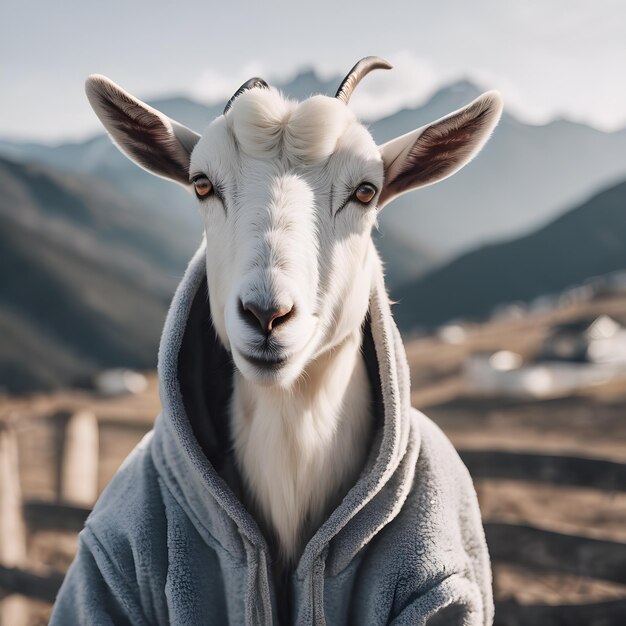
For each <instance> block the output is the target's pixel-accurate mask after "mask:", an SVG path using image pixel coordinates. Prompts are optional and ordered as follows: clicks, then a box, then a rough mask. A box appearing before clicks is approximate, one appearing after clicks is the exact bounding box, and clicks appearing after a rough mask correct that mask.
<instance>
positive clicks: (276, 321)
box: [269, 306, 293, 330]
mask: <svg viewBox="0 0 626 626" xmlns="http://www.w3.org/2000/svg"><path fill="white" fill-rule="evenodd" d="M292 315H293V306H290V307H289V308H288V309H286V308H285V309H280V310H279V311H276V313H275V314H274V316H273V317H272V318H271V319H270V323H269V330H272V329H273V328H275V327H276V326H280V325H281V324H284V323H285V322H286V321H287V320H288V319H289V318H290V317H291V316H292Z"/></svg>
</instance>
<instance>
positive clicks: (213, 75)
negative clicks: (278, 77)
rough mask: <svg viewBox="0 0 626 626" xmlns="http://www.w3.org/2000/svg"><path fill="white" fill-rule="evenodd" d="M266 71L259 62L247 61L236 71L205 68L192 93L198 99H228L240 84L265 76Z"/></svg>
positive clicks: (191, 90) (195, 81)
mask: <svg viewBox="0 0 626 626" xmlns="http://www.w3.org/2000/svg"><path fill="white" fill-rule="evenodd" d="M265 74H266V72H265V70H264V68H263V66H262V65H261V64H260V63H257V62H250V63H245V64H244V65H242V66H241V67H239V68H237V69H236V70H235V71H231V72H228V71H220V70H217V69H215V68H214V67H208V68H205V69H203V70H202V71H201V72H200V74H199V76H198V77H197V78H196V79H195V80H194V82H193V84H192V86H191V88H190V94H191V95H192V96H193V97H194V98H195V99H197V100H200V101H203V102H207V103H214V102H222V101H224V100H228V98H230V97H231V96H232V95H233V93H234V92H235V91H236V89H237V88H238V87H239V85H242V84H243V83H245V82H246V81H247V80H248V79H249V78H251V77H252V76H263V75H265Z"/></svg>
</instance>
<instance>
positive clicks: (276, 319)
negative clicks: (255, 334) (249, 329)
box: [239, 301, 294, 334]
mask: <svg viewBox="0 0 626 626" xmlns="http://www.w3.org/2000/svg"><path fill="white" fill-rule="evenodd" d="M293 311H294V307H293V306H290V307H289V308H286V307H285V308H274V309H263V308H261V307H258V306H256V305H254V304H252V303H249V304H244V303H243V302H241V301H240V302H239V313H240V314H241V317H242V318H243V319H244V320H245V321H246V322H248V323H249V324H250V325H252V326H256V325H259V326H260V327H261V330H262V331H263V332H264V333H267V334H269V333H271V332H272V330H273V329H274V328H275V327H276V326H280V325H281V324H284V323H285V322H286V321H287V320H288V319H289V318H290V317H291V316H292V315H293Z"/></svg>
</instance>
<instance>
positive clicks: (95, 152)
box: [0, 70, 626, 284]
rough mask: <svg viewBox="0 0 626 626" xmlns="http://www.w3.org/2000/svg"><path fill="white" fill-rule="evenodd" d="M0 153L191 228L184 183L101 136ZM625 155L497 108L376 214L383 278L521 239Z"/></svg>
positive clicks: (606, 140)
mask: <svg viewBox="0 0 626 626" xmlns="http://www.w3.org/2000/svg"><path fill="white" fill-rule="evenodd" d="M339 82H340V77H338V76H337V77H332V78H330V79H328V80H323V79H321V78H320V77H319V76H318V75H317V74H316V73H315V72H314V71H313V70H306V71H304V72H301V73H300V74H298V75H296V76H294V77H293V78H292V79H290V80H288V81H283V82H279V83H277V86H278V87H279V88H280V89H281V90H282V91H283V92H284V93H286V94H287V95H290V96H292V97H296V98H300V99H302V98H305V97H306V96H308V95H310V94H312V93H326V94H332V93H334V91H335V90H336V88H337V85H338V84H339ZM479 93H480V90H479V89H478V88H477V87H476V86H475V85H473V84H472V83H471V82H468V81H458V82H456V83H453V84H450V85H447V86H445V87H443V88H442V89H440V90H439V91H437V92H436V93H435V94H434V95H433V96H432V97H431V98H430V99H428V101H427V102H425V103H424V104H422V105H421V106H418V107H414V108H410V109H404V110H401V111H398V112H397V113H395V114H394V115H391V116H388V117H385V118H384V119H381V120H377V121H372V122H371V123H370V124H369V127H370V130H371V132H372V134H373V136H374V138H375V139H376V140H377V141H378V142H379V143H383V142H384V141H386V140H388V139H390V138H392V137H395V136H398V135H401V134H404V133H406V132H408V131H410V130H413V129H414V128H417V127H419V126H421V125H423V124H425V123H427V122H430V121H432V120H434V119H437V118H438V117H441V116H443V115H446V114H447V113H449V112H451V111H453V110H455V109H457V108H459V107H461V106H463V105H464V104H466V103H468V102H469V101H471V100H472V99H474V98H475V97H476V96H478V95H479ZM77 97H82V96H81V94H78V95H77ZM150 103H151V104H152V105H153V106H154V107H156V108H158V109H160V110H162V111H163V112H164V113H166V114H167V115H169V116H170V117H173V118H175V119H177V120H179V121H180V122H182V123H184V124H187V125H188V126H190V127H192V128H194V129H196V130H201V129H202V128H204V127H205V126H206V125H207V124H208V123H209V122H210V121H211V120H212V119H213V118H214V117H215V116H217V115H219V114H220V113H221V111H222V108H223V104H224V103H222V102H220V103H214V104H212V105H209V106H207V105H205V104H201V103H198V102H195V101H194V100H191V99H189V98H183V97H168V98H162V99H158V100H152V101H151V102H150ZM85 106H87V105H85ZM0 154H5V155H7V156H8V157H9V158H12V159H14V160H19V161H31V160H32V161H38V162H41V163H47V164H49V165H52V166H53V167H55V168H59V169H65V170H68V171H71V172H79V173H83V174H91V175H94V176H97V177H99V178H102V179H104V180H107V181H109V182H111V183H113V184H115V185H116V186H117V188H118V189H120V190H123V191H124V192H125V193H128V194H130V195H131V196H132V197H133V198H134V199H135V200H136V201H137V202H140V203H142V204H147V205H150V206H151V207H152V208H153V211H154V212H155V215H156V216H159V217H160V216H162V215H169V214H171V213H172V212H173V211H176V213H177V215H178V216H179V220H180V225H181V227H182V228H185V229H186V230H188V231H190V232H195V231H197V230H198V229H199V228H200V222H199V219H198V216H197V211H196V209H195V206H194V202H193V200H192V199H191V198H190V196H189V195H188V194H187V193H185V191H184V190H183V189H181V188H179V187H178V186H177V185H173V184H172V183H170V182H168V181H164V180H161V179H158V178H155V177H153V176H151V175H150V174H148V173H146V172H144V171H142V170H141V169H139V168H138V167H136V166H135V165H133V164H132V163H130V162H129V161H128V160H127V159H126V158H125V157H124V156H123V155H121V154H120V153H119V152H118V150H117V149H116V148H115V147H114V146H113V145H112V144H111V142H110V141H109V139H108V138H107V137H105V136H104V135H99V136H97V137H94V138H92V139H90V140H88V141H86V142H82V143H73V144H63V145H58V146H45V145H36V144H32V143H30V144H21V143H19V142H9V141H0ZM625 154H626V130H622V131H619V132H614V133H605V132H602V131H599V130H596V129H594V128H591V127H588V126H585V125H582V124H575V123H573V122H568V121H565V120H559V121H554V122H552V123H550V124H547V125H544V126H531V125H528V124H524V123H522V122H520V121H518V120H516V119H515V118H514V117H512V116H510V115H507V114H505V115H504V116H503V119H502V121H501V123H500V125H499V127H498V128H497V129H496V132H495V133H494V136H493V137H492V139H491V140H490V142H489V143H488V144H487V146H486V147H485V149H484V150H483V152H482V153H481V154H480V155H479V156H478V157H477V158H476V159H475V160H474V161H473V162H472V163H470V164H469V165H468V166H467V167H466V168H465V169H463V170H462V171H461V172H459V173H457V174H455V175H454V176H453V177H452V178H450V179H449V180H446V181H443V182H442V183H440V184H438V185H434V186H432V187H427V188H425V189H421V190H419V191H416V192H413V193H410V194H407V195H405V196H401V197H400V198H397V199H396V200H395V201H394V202H393V203H392V204H391V205H390V206H389V207H387V208H386V209H385V210H384V211H383V212H382V213H381V217H380V224H381V229H382V231H383V232H384V233H385V236H386V237H387V239H388V240H391V239H396V240H398V241H401V242H403V247H402V250H400V249H399V248H398V247H397V246H394V247H388V248H387V249H388V250H389V251H390V252H392V253H393V254H391V255H389V256H386V258H385V260H386V263H387V266H388V276H389V278H390V281H391V282H393V283H394V284H399V283H400V282H403V281H406V280H409V279H411V278H417V277H418V276H419V275H420V274H421V273H423V272H424V271H425V270H427V269H432V268H433V267H434V266H435V265H437V264H439V263H441V262H445V261H448V260H451V259H452V258H454V257H455V256H458V255H459V254H461V253H463V252H465V251H467V250H470V249H473V248H475V247H476V246H478V245H480V244H483V243H487V242H492V241H498V240H502V239H504V238H510V237H516V236H520V235H522V234H524V233H527V232H530V231H532V230H533V229H535V228H537V227H539V226H541V225H543V224H545V223H547V222H548V221H550V220H551V219H553V218H555V217H556V216H558V215H559V214H561V213H562V212H564V211H565V210H566V209H567V208H568V207H571V206H573V205H575V204H576V203H578V202H579V201H580V200H581V199H582V198H585V197H589V196H590V195H591V194H593V193H595V192H596V191H597V190H598V189H600V188H603V187H605V186H606V185H608V184H611V183H612V182H614V181H616V180H621V179H622V178H623V177H624V176H626V158H625V157H624V155H625ZM426 251H427V252H426ZM414 254H417V257H414V256H413V255H414ZM383 256H385V252H383Z"/></svg>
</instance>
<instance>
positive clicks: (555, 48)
mask: <svg viewBox="0 0 626 626" xmlns="http://www.w3.org/2000/svg"><path fill="white" fill-rule="evenodd" d="M370 54H373V55H377V56H382V57H384V58H387V59H388V60H389V61H391V62H392V63H393V64H394V66H395V69H394V70H393V71H391V72H378V73H376V74H372V75H371V76H369V77H367V79H366V80H365V81H364V82H363V84H362V86H360V87H359V90H358V93H357V94H356V96H355V98H354V103H353V106H354V107H355V110H356V111H357V113H358V114H360V115H362V116H363V117H365V118H369V119H372V118H374V117H377V116H380V115H384V114H388V113H393V112H394V111H395V110H397V109H399V108H400V107H402V106H412V105H417V104H419V103H420V102H422V101H424V100H425V99H426V98H427V97H428V96H429V95H431V94H432V93H433V91H434V90H436V89H437V87H439V86H441V85H443V84H446V83H447V82H450V81H452V80H456V79H459V78H464V77H467V78H470V79H472V80H474V81H475V82H476V83H477V84H478V85H479V86H480V87H484V88H485V89H492V88H496V89H499V90H500V91H501V92H502V94H503V96H504V99H505V106H506V108H507V109H508V110H509V111H510V112H512V113H513V114H515V115H517V116H518V117H520V118H521V119H523V120H524V121H528V122H532V123H545V122H547V121H549V120H550V119H553V118H555V117H567V118H569V119H572V120H575V121H580V122H585V123H589V124H592V125H594V126H596V127H598V128H601V129H603V130H607V131H610V130H615V129H617V128H621V127H624V126H626V78H625V76H626V69H625V68H626V1H625V0H593V1H592V0H523V1H522V0H517V1H515V2H514V1H512V0H472V1H471V2H469V1H467V0H437V1H436V2H433V1H432V0H430V1H424V0H411V1H406V2H395V1H393V0H384V2H381V1H380V0H379V1H378V2H375V1H374V0H359V2H358V3H348V2H339V1H338V0H332V1H331V0H315V1H311V2H307V3H303V2H296V1H292V2H285V1H282V0H281V1H271V0H266V1H265V2H258V1H257V2H235V1H234V0H230V1H229V2H219V3H218V2H206V1H205V2H200V1H199V0H178V1H177V2H173V1H170V2H161V1H159V0H150V1H148V0H125V1H123V2H122V1H120V0H108V1H106V2H103V1H101V0H99V1H98V2H93V1H91V0H80V1H79V0H65V1H64V2H62V3H57V2H50V1H49V0H48V1H39V2H32V1H29V0H20V1H19V2H18V1H17V0H13V1H7V2H2V3H1V6H0V79H1V85H2V87H1V98H0V138H12V139H25V140H34V141H42V142H47V143H55V142H61V141H66V140H78V139H81V138H84V137H86V136H88V135H90V134H92V133H94V132H96V131H98V130H99V123H98V121H97V119H96V117H95V115H94V114H93V113H92V112H91V109H90V108H89V106H88V104H87V100H86V98H85V96H84V92H83V82H84V79H85V78H86V76H87V75H89V74H91V73H100V74H105V75H107V76H109V77H110V78H111V79H112V80H114V81H115V82H117V83H119V84H120V85H122V86H123V87H124V88H125V89H126V90H128V91H130V92H131V93H133V94H134V95H136V96H138V97H140V98H141V99H149V98H152V97H158V96H163V95H173V94H185V95H190V96H192V97H194V98H196V99H199V100H201V101H207V102H208V101H214V100H216V99H225V98H228V97H229V96H230V95H231V94H232V93H233V92H234V91H235V89H236V88H237V87H238V86H239V85H240V84H241V83H242V82H243V81H244V80H246V79H247V78H249V77H250V76H252V75H261V76H263V77H264V78H266V79H268V80H270V81H271V79H285V78H288V77H290V76H292V75H294V74H295V73H296V72H297V71H298V70H300V69H302V68H305V67H306V68H310V67H314V68H315V69H316V70H317V71H319V72H320V73H321V74H322V75H323V76H326V77H327V76H331V75H335V74H341V75H343V74H345V73H346V72H347V71H348V70H349V69H350V67H351V66H352V65H353V64H354V63H355V62H356V61H357V60H358V59H359V58H361V57H363V56H367V55H370ZM198 130H200V129H198Z"/></svg>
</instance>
